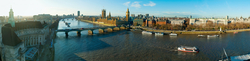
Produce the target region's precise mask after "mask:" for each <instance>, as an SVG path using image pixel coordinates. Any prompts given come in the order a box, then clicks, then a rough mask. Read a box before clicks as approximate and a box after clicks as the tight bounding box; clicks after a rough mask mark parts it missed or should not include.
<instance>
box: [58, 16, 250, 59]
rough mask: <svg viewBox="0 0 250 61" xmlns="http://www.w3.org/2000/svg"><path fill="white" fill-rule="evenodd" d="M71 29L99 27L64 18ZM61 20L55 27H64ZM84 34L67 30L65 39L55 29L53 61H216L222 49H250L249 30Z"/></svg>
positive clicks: (236, 51)
mask: <svg viewBox="0 0 250 61" xmlns="http://www.w3.org/2000/svg"><path fill="white" fill-rule="evenodd" d="M65 21H66V22H69V23H71V24H70V28H78V27H83V28H88V27H99V26H100V25H95V24H91V23H86V22H79V23H78V21H76V20H75V19H73V20H72V19H67V20H65ZM66 28H69V27H67V26H66V25H65V24H64V22H63V21H60V22H59V26H58V29H66ZM93 32H94V35H87V34H88V30H85V31H82V32H81V36H77V33H76V32H73V31H72V32H69V37H68V38H66V36H65V33H64V32H58V33H57V36H56V38H55V39H54V40H55V41H56V43H55V44H54V47H55V59H54V60H55V61H85V60H86V61H121V60H124V61H135V60H136V61H149V60H150V61H151V60H157V61H166V60H171V61H180V60H181V61H182V60H188V61H190V60H192V61H201V60H202V61H204V60H205V61H215V60H219V59H221V58H222V54H223V48H225V50H226V52H227V54H228V56H236V55H243V54H248V53H249V52H250V48H248V47H249V46H250V44H249V43H250V41H249V40H250V37H249V36H250V32H249V31H247V32H239V33H237V34H233V33H227V34H221V35H220V37H216V38H206V37H204V38H201V37H197V35H178V36H169V35H163V36H155V35H154V34H152V35H150V34H142V33H141V31H126V30H122V31H115V32H111V33H106V34H98V30H94V31H93ZM181 45H184V46H196V47H197V48H199V50H200V52H199V53H183V52H178V51H176V50H177V47H178V46H181Z"/></svg>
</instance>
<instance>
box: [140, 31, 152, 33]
mask: <svg viewBox="0 0 250 61" xmlns="http://www.w3.org/2000/svg"><path fill="white" fill-rule="evenodd" d="M142 34H152V32H148V31H142Z"/></svg>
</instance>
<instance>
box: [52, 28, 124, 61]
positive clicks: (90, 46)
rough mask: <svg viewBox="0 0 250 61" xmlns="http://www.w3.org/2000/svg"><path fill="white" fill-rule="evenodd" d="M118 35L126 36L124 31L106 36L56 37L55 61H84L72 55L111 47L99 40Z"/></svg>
mask: <svg viewBox="0 0 250 61" xmlns="http://www.w3.org/2000/svg"><path fill="white" fill-rule="evenodd" d="M119 34H128V32H126V31H125V30H124V31H115V32H110V33H107V34H94V35H81V36H69V37H68V38H66V37H65V36H64V37H58V38H56V39H55V40H56V41H57V43H55V46H57V48H56V52H55V53H56V59H55V61H64V60H65V61H71V60H72V61H75V60H78V61H86V60H84V59H82V58H80V57H78V56H76V55H75V54H74V53H79V52H89V51H94V50H100V49H105V48H108V47H112V45H109V44H107V43H106V42H103V41H101V40H100V38H106V37H112V36H115V35H119Z"/></svg>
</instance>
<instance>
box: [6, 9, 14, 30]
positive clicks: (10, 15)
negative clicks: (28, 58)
mask: <svg viewBox="0 0 250 61" xmlns="http://www.w3.org/2000/svg"><path fill="white" fill-rule="evenodd" d="M8 23H10V24H11V26H12V27H15V19H14V12H13V10H12V8H11V9H10V12H9V20H8Z"/></svg>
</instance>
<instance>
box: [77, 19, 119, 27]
mask: <svg viewBox="0 0 250 61" xmlns="http://www.w3.org/2000/svg"><path fill="white" fill-rule="evenodd" d="M77 20H80V21H83V22H88V23H93V24H99V25H103V26H115V25H110V24H104V23H99V22H93V21H90V20H83V19H77Z"/></svg>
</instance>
